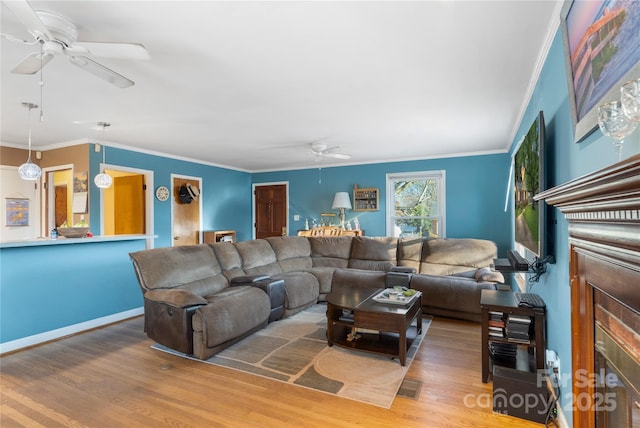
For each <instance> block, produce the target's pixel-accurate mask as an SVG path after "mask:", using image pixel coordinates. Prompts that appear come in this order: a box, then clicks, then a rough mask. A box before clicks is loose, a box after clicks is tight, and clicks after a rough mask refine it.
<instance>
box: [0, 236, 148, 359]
mask: <svg viewBox="0 0 640 428" xmlns="http://www.w3.org/2000/svg"><path fill="white" fill-rule="evenodd" d="M154 237H155V236H153V235H117V236H93V237H90V238H64V239H63V238H60V239H57V240H51V239H33V240H23V241H12V242H3V243H0V325H1V326H2V328H1V329H0V354H3V353H6V352H11V351H15V350H18V349H22V348H26V347H29V346H33V345H37V344H39V343H44V342H47V341H50V340H54V339H57V338H60V337H64V336H67V335H70V334H75V333H78V332H81V331H85V330H89V329H92V328H96V327H100V326H103V325H106V324H110V323H113V322H117V321H120V320H123V319H127V318H131V317H134V316H138V315H141V314H142V313H143V301H142V297H141V294H140V290H139V286H138V282H137V279H136V276H135V272H134V270H133V267H132V264H131V260H130V259H129V253H130V252H134V251H140V250H144V249H146V248H147V247H148V242H147V241H151V242H152V240H153V238H154Z"/></svg>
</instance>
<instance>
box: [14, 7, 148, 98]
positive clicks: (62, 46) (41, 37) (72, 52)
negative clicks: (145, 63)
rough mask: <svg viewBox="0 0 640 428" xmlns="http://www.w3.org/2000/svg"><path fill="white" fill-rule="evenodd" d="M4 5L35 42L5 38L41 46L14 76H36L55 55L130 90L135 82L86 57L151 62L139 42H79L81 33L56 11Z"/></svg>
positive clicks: (29, 56) (17, 69) (16, 68)
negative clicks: (63, 56) (65, 57)
mask: <svg viewBox="0 0 640 428" xmlns="http://www.w3.org/2000/svg"><path fill="white" fill-rule="evenodd" d="M3 3H4V5H5V6H7V8H8V9H9V10H11V11H12V12H13V13H14V14H15V16H16V18H18V20H19V21H20V22H21V23H22V24H23V25H24V26H25V27H26V28H27V30H28V31H29V33H30V34H31V35H32V36H33V38H34V41H32V42H30V41H28V40H22V39H21V38H19V37H15V36H12V35H8V34H2V37H3V38H5V39H7V40H11V41H17V42H21V43H24V44H27V45H35V44H37V43H39V44H40V52H36V53H32V54H30V55H28V56H27V57H26V58H24V59H23V60H22V61H21V62H20V63H19V64H18V65H16V66H15V67H14V68H13V69H12V70H11V72H12V73H17V74H35V73H37V72H38V71H39V70H40V69H41V68H42V67H44V65H46V64H47V63H48V62H49V61H51V60H52V59H53V58H54V56H55V55H60V54H64V55H66V56H67V58H68V59H69V62H71V63H72V64H73V65H76V66H78V67H80V68H81V69H83V70H85V71H87V72H89V73H91V74H93V75H95V76H97V77H99V78H101V79H103V80H106V81H107V82H109V83H111V84H113V85H115V86H117V87H119V88H128V87H130V86H133V85H134V81H133V80H131V79H128V78H126V77H125V76H123V75H121V74H119V73H117V72H115V71H113V70H111V69H109V68H107V67H105V66H104V65H102V64H100V63H98V62H96V61H94V60H92V59H90V58H87V57H86V56H85V55H92V56H94V57H101V58H123V59H136V60H146V59H150V57H149V53H148V52H147V50H146V49H145V47H144V46H142V45H141V44H139V43H110V42H82V41H78V30H77V29H76V26H75V25H74V24H73V23H72V22H71V21H69V20H68V19H66V18H64V17H62V16H60V15H58V14H56V13H53V12H49V11H44V10H34V9H32V8H31V6H30V5H29V3H28V2H27V1H4V2H3Z"/></svg>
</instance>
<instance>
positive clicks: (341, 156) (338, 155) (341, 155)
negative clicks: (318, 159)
mask: <svg viewBox="0 0 640 428" xmlns="http://www.w3.org/2000/svg"><path fill="white" fill-rule="evenodd" d="M324 156H326V157H328V158H335V159H351V155H347V154H344V153H325V154H324Z"/></svg>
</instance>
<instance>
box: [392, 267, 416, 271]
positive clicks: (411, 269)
mask: <svg viewBox="0 0 640 428" xmlns="http://www.w3.org/2000/svg"><path fill="white" fill-rule="evenodd" d="M389 272H399V273H416V268H412V267H409V266H394V267H392V268H391V270H390V271H389Z"/></svg>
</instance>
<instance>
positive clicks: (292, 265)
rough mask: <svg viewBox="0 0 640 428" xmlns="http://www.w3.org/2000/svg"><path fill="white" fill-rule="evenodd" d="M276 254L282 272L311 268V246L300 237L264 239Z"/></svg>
mask: <svg viewBox="0 0 640 428" xmlns="http://www.w3.org/2000/svg"><path fill="white" fill-rule="evenodd" d="M266 240H267V242H268V243H269V244H270V245H271V248H273V251H274V252H275V253H276V259H277V260H278V264H280V267H281V268H282V270H283V272H289V271H293V270H303V269H307V268H310V267H311V245H310V244H309V240H308V239H307V238H305V237H302V236H272V237H269V238H266Z"/></svg>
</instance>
